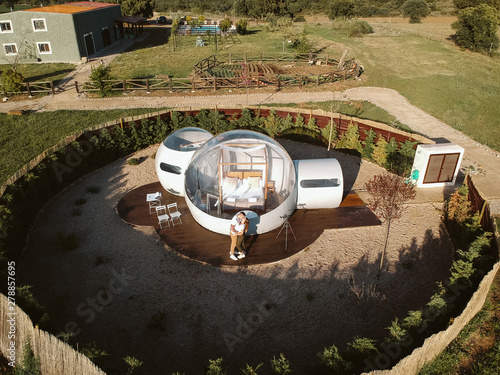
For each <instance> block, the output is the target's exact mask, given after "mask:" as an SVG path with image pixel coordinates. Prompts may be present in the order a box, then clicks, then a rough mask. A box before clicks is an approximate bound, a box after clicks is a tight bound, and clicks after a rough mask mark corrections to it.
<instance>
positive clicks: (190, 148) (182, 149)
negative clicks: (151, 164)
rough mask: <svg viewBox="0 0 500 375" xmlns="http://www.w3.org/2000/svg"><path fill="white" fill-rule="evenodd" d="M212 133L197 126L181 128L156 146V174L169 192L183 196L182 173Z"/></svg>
mask: <svg viewBox="0 0 500 375" xmlns="http://www.w3.org/2000/svg"><path fill="white" fill-rule="evenodd" d="M212 137H213V135H212V133H210V132H208V131H206V130H204V129H199V128H193V127H188V128H182V129H179V130H177V131H175V132H173V133H172V134H170V135H169V136H168V137H167V138H166V139H165V140H164V141H163V142H162V143H161V144H160V146H159V147H158V150H157V151H156V157H155V167H156V174H157V176H158V179H159V180H160V183H161V185H162V186H163V188H164V189H165V190H166V191H168V192H169V193H170V194H173V195H178V196H181V197H183V196H184V175H185V173H186V169H187V167H188V166H189V163H190V162H191V158H192V157H193V154H194V153H195V152H196V151H197V150H198V149H199V148H200V147H201V146H202V145H203V143H205V142H206V141H207V140H209V139H210V138H212Z"/></svg>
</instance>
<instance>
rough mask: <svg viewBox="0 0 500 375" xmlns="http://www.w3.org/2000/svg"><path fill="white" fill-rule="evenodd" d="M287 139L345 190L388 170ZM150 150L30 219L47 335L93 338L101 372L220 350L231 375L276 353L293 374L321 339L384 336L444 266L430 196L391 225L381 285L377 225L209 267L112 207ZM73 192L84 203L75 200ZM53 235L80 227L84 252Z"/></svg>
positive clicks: (444, 243)
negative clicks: (278, 255) (106, 361)
mask: <svg viewBox="0 0 500 375" xmlns="http://www.w3.org/2000/svg"><path fill="white" fill-rule="evenodd" d="M283 144H284V146H285V148H287V150H288V151H289V153H290V155H291V156H292V158H293V159H300V158H302V159H304V158H311V157H314V158H318V157H327V156H329V157H332V156H334V157H337V158H338V159H339V161H340V163H341V165H342V168H343V171H344V179H345V184H346V186H348V187H353V188H355V189H356V188H362V187H363V185H364V182H366V181H367V180H368V179H370V178H371V177H373V175H375V174H378V173H381V172H382V171H383V170H382V169H381V168H380V167H378V166H376V165H374V164H372V163H369V162H365V161H363V162H360V160H359V159H358V158H355V157H352V156H349V155H345V154H340V153H337V152H335V151H330V153H327V152H326V150H325V149H324V148H318V147H314V146H310V145H303V144H297V143H294V142H289V141H286V142H283ZM155 152H156V147H150V148H148V149H145V150H142V151H140V152H138V153H137V154H136V155H134V157H137V158H141V157H145V159H144V161H142V163H141V164H140V165H139V166H129V165H128V164H127V162H126V160H127V158H124V159H120V160H118V161H116V162H114V163H113V164H111V165H109V166H107V167H105V168H102V169H100V170H98V171H96V172H94V173H92V174H90V175H88V176H86V177H85V178H83V179H81V180H79V181H77V182H76V183H74V184H73V185H72V186H70V187H69V188H67V189H66V190H65V191H63V192H62V193H60V194H59V195H58V196H56V197H55V198H54V199H53V200H52V201H51V202H50V203H49V204H48V205H47V206H46V207H45V208H44V209H43V210H42V211H41V212H40V214H39V215H38V218H37V220H36V222H35V223H34V226H33V228H34V229H33V231H32V233H31V235H30V240H29V244H28V247H27V250H26V253H25V254H26V257H25V260H24V262H23V268H22V269H21V270H20V279H21V281H22V282H23V283H26V284H31V285H34V288H33V289H34V293H35V294H36V295H37V296H39V298H40V301H41V302H42V304H44V305H45V306H47V310H48V312H49V314H50V316H51V317H52V318H53V325H52V327H51V330H52V331H53V332H55V333H57V332H61V331H64V330H73V331H74V332H76V333H77V334H76V336H75V337H74V338H73V339H72V340H73V342H75V343H76V342H78V345H79V347H80V348H82V347H83V346H85V345H86V343H88V342H90V341H95V342H96V343H97V346H98V347H99V348H101V349H104V350H105V351H106V352H108V353H109V354H110V355H111V358H112V359H113V361H114V362H113V363H114V370H115V371H109V372H110V373H114V372H121V371H123V368H120V367H119V366H118V365H116V363H121V362H123V361H122V360H121V358H122V357H125V356H126V355H131V356H134V357H136V358H138V359H140V360H142V361H143V362H144V364H143V366H142V368H143V369H144V371H145V373H147V374H159V373H164V374H170V373H172V372H174V371H181V372H185V373H186V374H194V373H196V374H199V373H201V369H202V368H203V366H204V365H206V364H207V363H208V360H209V359H215V358H219V357H223V358H224V363H225V364H226V365H227V366H228V367H229V369H230V372H229V373H231V374H233V373H236V371H237V370H239V369H241V368H244V367H245V364H246V363H249V364H251V365H253V366H255V365H258V364H259V363H264V365H263V367H262V368H261V370H263V371H262V373H269V372H270V366H269V360H270V359H271V358H272V357H273V356H274V355H279V353H284V354H285V355H286V356H287V358H288V359H290V361H291V364H292V367H293V368H294V369H295V371H296V372H297V373H301V372H302V369H303V366H304V365H305V364H307V363H311V362H312V361H313V360H314V357H315V355H316V353H317V352H319V351H321V350H322V349H323V348H324V347H325V346H329V345H331V344H336V345H338V346H339V347H341V348H342V347H343V346H344V345H345V343H347V342H349V341H350V340H352V339H353V338H354V337H355V336H361V337H363V336H366V337H372V338H380V337H382V336H383V335H384V334H385V332H386V330H385V329H384V327H387V326H389V325H390V322H391V320H393V319H394V317H396V316H398V317H403V316H405V314H406V312H407V311H408V310H411V309H417V308H419V307H420V306H422V305H423V304H424V303H425V302H426V301H427V300H428V298H429V296H430V294H431V293H432V292H433V290H434V289H435V283H436V282H437V281H439V280H442V279H443V278H445V277H446V276H447V274H448V271H447V270H448V268H449V266H450V264H451V261H452V246H451V243H450V240H449V237H448V234H447V232H446V231H445V230H444V228H443V226H442V223H441V219H440V212H439V209H440V208H441V206H442V203H441V202H439V200H430V201H429V200H426V199H423V200H418V199H417V201H415V202H413V203H412V204H410V205H409V207H408V210H407V212H406V213H405V214H404V216H403V217H402V218H401V219H400V220H399V221H397V222H394V223H393V224H392V226H391V232H390V236H389V246H388V250H387V256H386V259H385V266H384V270H383V273H382V276H381V277H380V278H379V279H377V277H376V273H377V271H378V264H379V261H380V252H381V248H382V246H383V241H384V235H385V229H384V227H383V226H378V227H367V228H351V229H345V230H328V231H325V232H324V233H323V234H322V235H321V236H320V237H319V238H318V240H317V241H316V242H315V243H314V244H313V245H311V246H309V247H308V248H307V249H304V251H302V252H300V253H298V254H296V255H294V256H292V257H290V258H287V259H284V260H283V261H280V262H278V263H274V264H268V265H261V266H250V267H224V268H216V267H212V266H206V265H201V264H199V263H197V262H193V261H190V260H187V259H184V258H181V257H179V256H177V255H176V254H175V253H174V252H173V251H171V249H169V248H168V246H166V245H165V244H163V243H162V242H160V241H159V239H158V237H157V235H156V233H155V232H154V230H153V228H147V227H133V226H130V225H128V224H126V223H124V222H122V221H121V219H120V217H119V216H118V214H117V212H116V204H117V203H118V201H119V200H120V198H121V197H122V196H123V195H124V194H125V193H126V192H128V191H130V190H131V189H133V188H135V187H138V186H141V185H143V184H146V183H150V182H154V181H156V180H157V178H156V174H155V171H154V161H153V159H151V158H148V156H150V155H152V154H153V153H155ZM89 187H99V188H100V192H99V193H97V194H93V193H89V192H88V190H87V189H88V188H89ZM79 198H85V199H86V203H84V204H82V205H80V206H77V205H75V201H76V200H77V199H79ZM441 198H442V197H441ZM75 210H77V211H75ZM75 214H77V215H75ZM57 233H66V234H68V233H75V234H76V235H77V237H78V239H79V241H80V245H79V247H78V248H77V249H75V250H71V251H66V250H63V249H62V248H60V247H58V246H57V245H55V244H54V239H55V238H56V236H57ZM228 245H229V239H228ZM354 287H358V288H361V289H363V290H364V291H365V296H364V297H363V298H358V297H357V296H356V295H355V293H353V289H355V288H354ZM369 288H371V291H372V292H371V293H369V292H368V289H369Z"/></svg>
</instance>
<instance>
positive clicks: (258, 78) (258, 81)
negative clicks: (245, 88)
mask: <svg viewBox="0 0 500 375" xmlns="http://www.w3.org/2000/svg"><path fill="white" fill-rule="evenodd" d="M257 88H260V77H259V76H257Z"/></svg>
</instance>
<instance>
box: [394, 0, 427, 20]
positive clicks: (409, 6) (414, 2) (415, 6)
mask: <svg viewBox="0 0 500 375" xmlns="http://www.w3.org/2000/svg"><path fill="white" fill-rule="evenodd" d="M401 12H402V13H403V17H410V23H420V22H422V18H425V17H427V16H428V15H429V14H431V9H430V8H429V4H427V2H426V1H425V0H407V1H406V2H405V3H404V4H403V6H402V7H401Z"/></svg>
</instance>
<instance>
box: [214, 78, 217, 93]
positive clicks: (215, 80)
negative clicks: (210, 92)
mask: <svg viewBox="0 0 500 375" xmlns="http://www.w3.org/2000/svg"><path fill="white" fill-rule="evenodd" d="M214 91H217V77H214Z"/></svg>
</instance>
